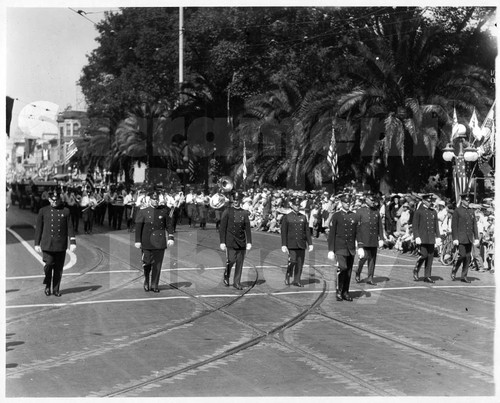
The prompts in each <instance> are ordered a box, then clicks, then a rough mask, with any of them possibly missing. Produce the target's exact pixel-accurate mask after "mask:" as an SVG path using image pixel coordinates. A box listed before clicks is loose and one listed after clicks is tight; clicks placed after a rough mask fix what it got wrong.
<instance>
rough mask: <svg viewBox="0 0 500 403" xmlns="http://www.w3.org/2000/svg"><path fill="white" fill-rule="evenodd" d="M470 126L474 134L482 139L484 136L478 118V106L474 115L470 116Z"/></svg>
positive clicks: (477, 138) (478, 138) (479, 139)
mask: <svg viewBox="0 0 500 403" xmlns="http://www.w3.org/2000/svg"><path fill="white" fill-rule="evenodd" d="M469 127H470V129H471V132H472V135H473V136H474V138H475V139H476V140H478V141H481V139H482V138H483V131H482V130H481V128H480V127H479V121H478V119H477V114H476V108H474V112H472V116H471V118H470V122H469Z"/></svg>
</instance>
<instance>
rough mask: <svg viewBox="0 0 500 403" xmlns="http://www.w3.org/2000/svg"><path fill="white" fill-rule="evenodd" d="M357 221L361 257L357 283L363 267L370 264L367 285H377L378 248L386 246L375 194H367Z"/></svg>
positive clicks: (357, 214)
mask: <svg viewBox="0 0 500 403" xmlns="http://www.w3.org/2000/svg"><path fill="white" fill-rule="evenodd" d="M355 220H356V224H357V229H356V239H357V241H358V256H359V262H358V269H357V270H356V276H355V279H356V282H357V283H360V282H361V278H360V276H361V271H362V270H363V265H364V264H365V262H368V277H367V278H366V284H370V285H376V284H375V283H374V282H373V275H374V273H375V262H376V261H377V247H379V248H381V247H382V246H383V245H384V227H383V225H382V218H381V217H380V213H379V209H378V199H377V198H376V196H375V195H374V194H372V193H368V194H366V197H365V205H364V206H362V207H361V208H359V209H358V211H357V212H356V214H355Z"/></svg>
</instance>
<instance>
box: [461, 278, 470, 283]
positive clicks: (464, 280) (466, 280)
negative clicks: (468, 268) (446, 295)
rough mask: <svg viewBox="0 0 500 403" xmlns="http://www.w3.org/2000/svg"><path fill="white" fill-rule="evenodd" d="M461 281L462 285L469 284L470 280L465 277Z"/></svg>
mask: <svg viewBox="0 0 500 403" xmlns="http://www.w3.org/2000/svg"><path fill="white" fill-rule="evenodd" d="M461 281H462V283H470V280H469V279H468V278H467V277H464V278H463V279H462V280H461Z"/></svg>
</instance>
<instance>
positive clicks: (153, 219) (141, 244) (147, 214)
mask: <svg viewBox="0 0 500 403" xmlns="http://www.w3.org/2000/svg"><path fill="white" fill-rule="evenodd" d="M158 203H159V194H158V193H157V192H150V193H149V206H148V207H146V208H144V209H141V210H139V211H138V213H137V217H136V221H135V247H136V248H138V249H141V250H142V267H143V268H144V291H146V292H147V291H149V290H152V291H153V292H160V289H159V288H158V284H159V282H160V274H161V265H162V263H163V257H164V255H165V249H166V248H167V247H168V246H173V244H174V236H173V232H174V228H173V225H172V220H171V219H170V217H169V214H168V212H167V210H166V209H164V208H161V207H160V206H159V204H158ZM167 238H168V240H167ZM150 274H151V276H150ZM150 285H151V286H150Z"/></svg>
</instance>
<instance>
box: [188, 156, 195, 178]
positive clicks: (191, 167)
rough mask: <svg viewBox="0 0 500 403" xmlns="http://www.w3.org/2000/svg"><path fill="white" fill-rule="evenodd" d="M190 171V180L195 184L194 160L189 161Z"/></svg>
mask: <svg viewBox="0 0 500 403" xmlns="http://www.w3.org/2000/svg"><path fill="white" fill-rule="evenodd" d="M188 170H189V180H190V181H191V182H193V181H194V161H193V160H192V159H189V162H188Z"/></svg>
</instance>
